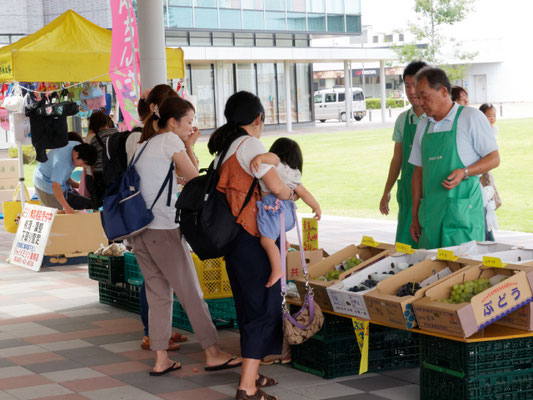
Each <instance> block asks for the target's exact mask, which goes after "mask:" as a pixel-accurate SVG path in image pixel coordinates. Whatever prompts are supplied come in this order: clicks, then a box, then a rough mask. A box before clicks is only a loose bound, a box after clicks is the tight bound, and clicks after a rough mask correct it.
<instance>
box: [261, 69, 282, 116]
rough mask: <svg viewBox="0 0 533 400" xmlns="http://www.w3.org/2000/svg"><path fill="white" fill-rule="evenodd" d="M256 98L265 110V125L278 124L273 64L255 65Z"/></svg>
mask: <svg viewBox="0 0 533 400" xmlns="http://www.w3.org/2000/svg"><path fill="white" fill-rule="evenodd" d="M257 89H258V93H257V96H258V97H259V98H260V99H261V103H263V107H264V108H265V124H275V123H277V122H278V112H277V111H278V95H277V93H276V70H275V68H274V64H270V63H261V64H257Z"/></svg>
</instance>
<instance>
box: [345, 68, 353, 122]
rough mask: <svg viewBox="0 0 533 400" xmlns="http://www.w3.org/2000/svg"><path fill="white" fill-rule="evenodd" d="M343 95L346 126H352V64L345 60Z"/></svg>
mask: <svg viewBox="0 0 533 400" xmlns="http://www.w3.org/2000/svg"><path fill="white" fill-rule="evenodd" d="M344 94H345V99H346V126H352V125H353V117H352V116H353V105H352V63H351V61H347V60H345V61H344Z"/></svg>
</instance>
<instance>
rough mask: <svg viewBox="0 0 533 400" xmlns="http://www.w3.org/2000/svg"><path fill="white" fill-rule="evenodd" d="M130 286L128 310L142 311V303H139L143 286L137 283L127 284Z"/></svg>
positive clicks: (137, 312) (136, 312) (138, 312)
mask: <svg viewBox="0 0 533 400" xmlns="http://www.w3.org/2000/svg"><path fill="white" fill-rule="evenodd" d="M126 286H127V288H128V311H131V312H133V313H135V314H140V313H141V305H140V303H139V294H140V293H141V287H140V286H137V285H130V284H127V285H126Z"/></svg>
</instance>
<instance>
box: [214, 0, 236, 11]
mask: <svg viewBox="0 0 533 400" xmlns="http://www.w3.org/2000/svg"><path fill="white" fill-rule="evenodd" d="M218 6H219V7H220V8H235V9H238V10H240V9H241V0H218Z"/></svg>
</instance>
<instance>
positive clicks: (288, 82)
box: [283, 61, 292, 132]
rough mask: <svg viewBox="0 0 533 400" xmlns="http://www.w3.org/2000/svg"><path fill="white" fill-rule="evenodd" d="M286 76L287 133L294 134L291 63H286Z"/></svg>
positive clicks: (284, 64)
mask: <svg viewBox="0 0 533 400" xmlns="http://www.w3.org/2000/svg"><path fill="white" fill-rule="evenodd" d="M283 66H284V69H283V71H284V75H285V113H286V114H287V132H292V105H291V69H290V68H289V62H288V61H285V62H284V63H283Z"/></svg>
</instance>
